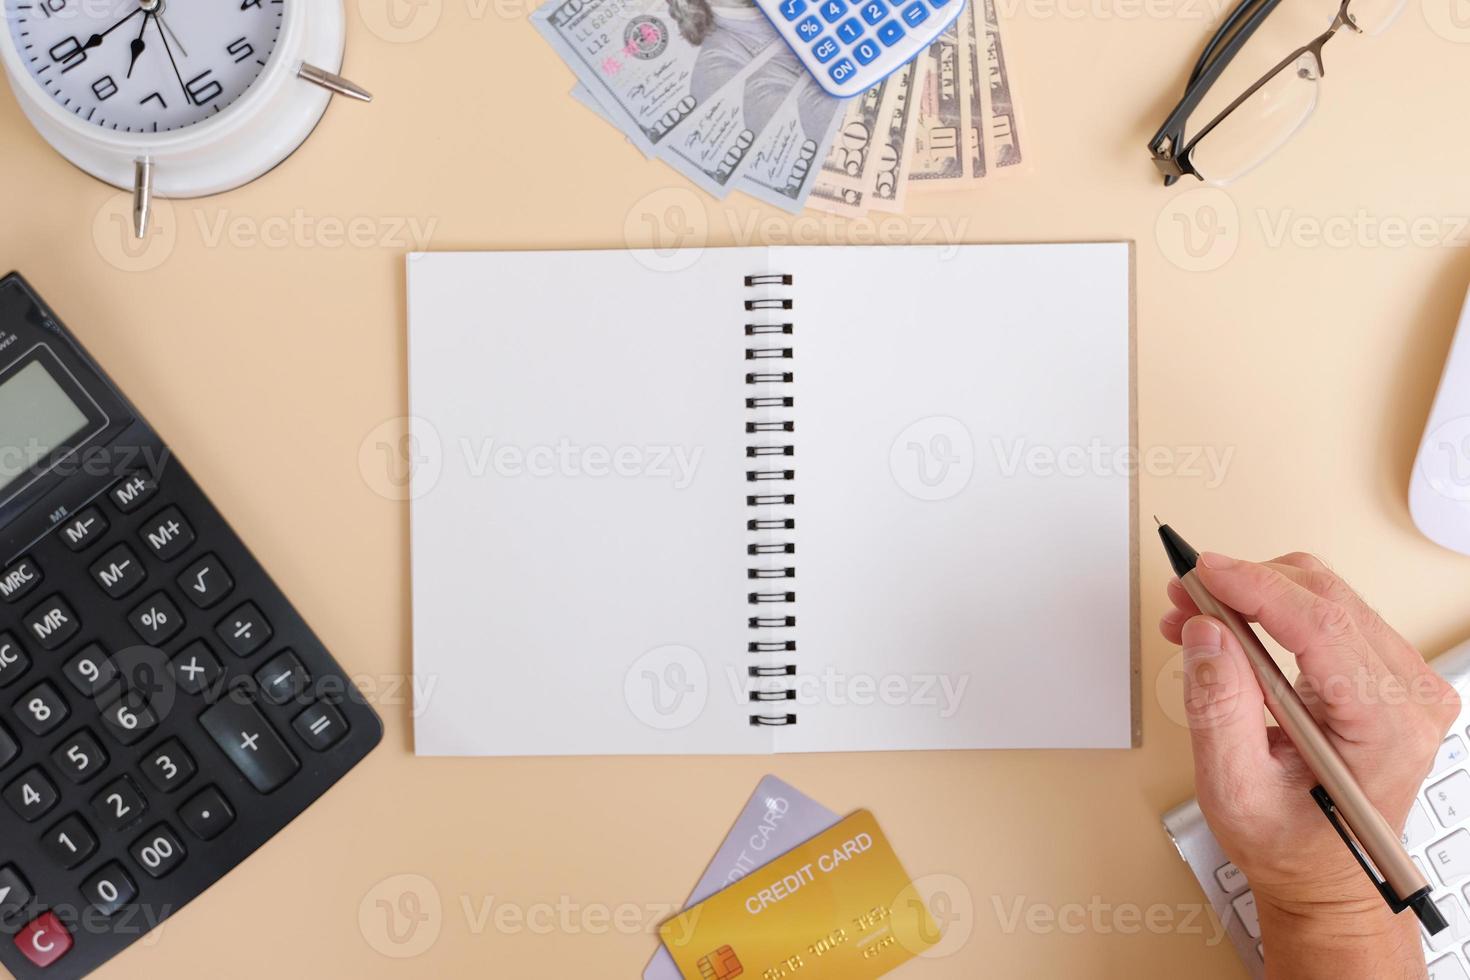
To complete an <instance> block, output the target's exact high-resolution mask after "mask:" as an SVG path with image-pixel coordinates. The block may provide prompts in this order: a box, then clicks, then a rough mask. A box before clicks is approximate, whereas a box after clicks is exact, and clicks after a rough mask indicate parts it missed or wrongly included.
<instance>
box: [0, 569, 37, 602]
mask: <svg viewBox="0 0 1470 980" xmlns="http://www.w3.org/2000/svg"><path fill="white" fill-rule="evenodd" d="M40 584H41V569H40V568H39V567H37V565H36V563H35V562H34V561H32V560H31V559H29V558H22V559H21V560H20V561H18V562H16V563H15V564H14V565H11V566H10V567H9V568H7V569H5V570H4V571H3V572H0V599H4V600H5V601H6V602H14V601H15V600H17V599H19V598H21V597H23V596H25V595H26V594H28V593H29V592H30V591H31V590H32V589H34V588H35V587H36V586H38V585H40Z"/></svg>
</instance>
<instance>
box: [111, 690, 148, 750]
mask: <svg viewBox="0 0 1470 980" xmlns="http://www.w3.org/2000/svg"><path fill="white" fill-rule="evenodd" d="M102 724H103V727H105V728H106V729H107V734H109V735H111V736H112V737H113V738H115V739H117V740H118V741H119V742H121V743H122V744H123V745H136V744H137V743H138V742H141V741H142V740H143V739H145V738H147V737H148V733H149V732H151V731H153V729H155V728H157V727H158V716H157V715H155V714H154V713H153V709H152V708H150V707H148V700H147V698H145V697H144V696H143V693H142V692H141V691H128V692H126V693H124V694H123V696H122V697H120V698H118V699H117V700H116V701H114V702H112V703H111V704H110V705H108V706H107V707H105V708H103V709H102Z"/></svg>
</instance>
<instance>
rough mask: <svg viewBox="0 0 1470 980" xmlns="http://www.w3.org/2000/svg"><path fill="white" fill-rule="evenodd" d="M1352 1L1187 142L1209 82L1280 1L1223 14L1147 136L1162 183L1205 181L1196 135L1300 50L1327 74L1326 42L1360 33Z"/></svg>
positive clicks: (1250, 3)
mask: <svg viewBox="0 0 1470 980" xmlns="http://www.w3.org/2000/svg"><path fill="white" fill-rule="evenodd" d="M1351 3H1352V0H1342V3H1341V5H1340V6H1339V7H1338V8H1337V16H1336V17H1334V18H1333V19H1332V24H1331V26H1329V27H1328V28H1327V30H1325V31H1323V32H1322V33H1321V34H1319V35H1317V36H1316V37H1315V38H1313V39H1312V40H1311V41H1309V42H1307V43H1306V44H1304V45H1302V46H1301V47H1299V48H1297V49H1296V50H1295V51H1293V52H1292V53H1291V54H1289V55H1287V56H1286V57H1285V58H1283V59H1281V61H1279V62H1277V63H1276V65H1275V66H1274V67H1272V68H1271V70H1270V71H1268V72H1266V73H1265V74H1264V75H1262V76H1261V77H1260V78H1258V79H1256V81H1255V83H1254V84H1252V85H1251V86H1250V87H1249V88H1247V89H1246V90H1245V91H1244V92H1242V93H1241V94H1240V96H1239V97H1238V98H1236V99H1235V101H1233V102H1231V103H1230V104H1229V105H1228V106H1226V107H1225V108H1224V109H1222V110H1220V112H1219V113H1218V114H1217V115H1216V116H1215V118H1214V119H1211V120H1210V121H1209V123H1207V124H1206V125H1205V126H1204V127H1203V128H1202V129H1200V131H1199V132H1197V133H1195V134H1194V137H1193V138H1192V139H1190V140H1189V141H1188V142H1187V143H1186V142H1185V140H1184V126H1185V124H1186V123H1187V122H1188V121H1189V117H1190V115H1192V114H1193V113H1194V111H1195V110H1196V109H1197V108H1199V104H1200V103H1201V102H1202V101H1204V97H1205V95H1206V94H1207V93H1208V92H1209V90H1210V88H1211V86H1213V85H1214V84H1215V82H1217V81H1219V79H1220V76H1221V75H1222V74H1223V73H1224V71H1225V69H1226V68H1227V67H1228V66H1229V65H1230V62H1231V61H1232V60H1234V58H1235V56H1236V55H1238V54H1239V53H1240V52H1241V49H1243V48H1244V47H1245V46H1246V44H1247V43H1249V42H1250V39H1251V36H1252V35H1254V34H1255V33H1256V31H1257V30H1259V29H1260V27H1261V25H1262V24H1263V23H1265V21H1266V18H1267V17H1269V16H1270V15H1271V12H1272V11H1274V10H1275V9H1276V8H1277V7H1278V6H1280V4H1281V0H1241V2H1240V3H1239V4H1238V5H1237V6H1236V8H1235V9H1234V10H1232V11H1231V12H1230V16H1229V17H1226V18H1225V21H1224V23H1222V24H1221V25H1220V28H1219V30H1217V31H1215V33H1214V36H1212V37H1211V38H1210V40H1209V43H1208V44H1206V45H1205V50H1204V51H1203V52H1202V53H1201V54H1200V56H1199V60H1198V61H1196V62H1195V65H1194V71H1193V72H1191V73H1190V76H1189V83H1188V84H1187V85H1186V86H1185V89H1184V98H1182V99H1180V100H1179V103H1178V104H1177V105H1175V106H1174V108H1173V110H1172V111H1170V113H1169V116H1168V118H1167V119H1165V120H1164V124H1163V125H1162V126H1160V127H1159V131H1158V132H1157V133H1155V134H1154V138H1153V139H1151V140H1149V144H1148V148H1149V152H1150V153H1151V154H1152V155H1153V161H1154V166H1155V167H1157V168H1158V170H1159V172H1160V173H1161V174H1163V176H1164V186H1165V187H1169V186H1172V185H1173V184H1174V182H1175V181H1177V180H1178V179H1179V178H1180V177H1182V176H1184V175H1185V174H1189V175H1192V176H1194V177H1195V178H1197V179H1199V180H1204V179H1205V178H1204V176H1203V175H1201V174H1200V172H1199V171H1198V170H1196V169H1195V168H1194V163H1193V161H1192V160H1191V155H1192V153H1193V151H1194V148H1195V147H1196V146H1197V145H1199V142H1200V140H1202V139H1204V138H1205V137H1206V136H1208V135H1209V134H1210V133H1211V131H1213V130H1214V129H1215V127H1216V126H1218V125H1220V123H1222V122H1224V121H1225V119H1226V118H1227V117H1228V116H1229V115H1230V114H1231V113H1232V112H1234V111H1235V110H1236V109H1237V108H1239V107H1240V105H1241V104H1242V103H1244V102H1245V101H1246V100H1247V99H1249V98H1250V97H1251V96H1252V95H1255V94H1256V92H1258V91H1260V89H1261V87H1262V86H1263V85H1265V84H1266V83H1267V82H1269V81H1270V80H1271V79H1273V78H1275V77H1276V75H1277V74H1278V73H1279V72H1281V71H1282V70H1283V69H1284V68H1286V67H1287V66H1288V65H1290V64H1292V63H1293V62H1295V61H1297V60H1298V59H1299V58H1301V57H1302V56H1303V55H1305V54H1310V55H1311V56H1312V57H1313V58H1314V59H1315V60H1316V62H1317V76H1318V77H1319V78H1321V77H1324V76H1326V74H1327V67H1326V65H1325V63H1324V62H1323V60H1322V49H1323V47H1325V46H1326V44H1327V42H1328V41H1330V40H1332V38H1333V37H1335V36H1336V35H1337V32H1338V31H1340V30H1342V29H1343V28H1344V27H1346V28H1348V29H1349V30H1351V31H1353V32H1354V33H1357V34H1361V33H1363V29H1362V28H1361V27H1359V26H1358V24H1357V21H1355V20H1353V17H1352V14H1350V13H1349V12H1348V6H1349V5H1350V4H1351Z"/></svg>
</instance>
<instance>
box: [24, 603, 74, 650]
mask: <svg viewBox="0 0 1470 980" xmlns="http://www.w3.org/2000/svg"><path fill="white" fill-rule="evenodd" d="M81 628H82V624H81V622H80V621H79V620H78V619H77V614H76V613H74V612H72V611H71V606H68V605H67V604H66V600H65V599H63V598H61V596H59V595H54V596H52V597H51V598H49V599H47V600H46V601H45V602H43V603H41V604H40V605H39V606H37V607H36V608H35V609H32V610H31V612H30V615H28V616H27V617H26V618H25V631H26V633H27V634H28V635H29V636H30V637H31V638H32V639H33V640H35V641H36V642H37V643H39V644H41V646H42V648H43V649H46V650H55V649H57V648H59V647H60V646H61V645H62V644H63V643H65V642H66V641H67V640H69V639H71V638H72V637H73V636H76V635H77V630H79V629H81Z"/></svg>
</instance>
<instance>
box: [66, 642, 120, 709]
mask: <svg viewBox="0 0 1470 980" xmlns="http://www.w3.org/2000/svg"><path fill="white" fill-rule="evenodd" d="M61 672H62V673H63V674H65V675H66V679H67V680H68V681H70V682H71V686H72V687H74V688H76V689H77V693H78V694H80V695H82V697H86V698H95V697H97V696H98V695H99V694H101V693H102V692H104V691H106V690H107V689H108V688H109V687H110V686H111V685H112V682H113V681H115V680H116V679H117V667H116V666H115V665H114V664H113V662H112V661H111V660H109V659H107V655H106V654H105V653H103V652H102V648H101V647H99V646H98V645H97V644H95V643H88V644H87V645H86V646H84V647H82V649H81V652H80V653H78V654H77V655H76V656H74V657H72V658H71V659H70V660H68V661H67V662H66V665H65V666H63V667H62V668H61Z"/></svg>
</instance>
